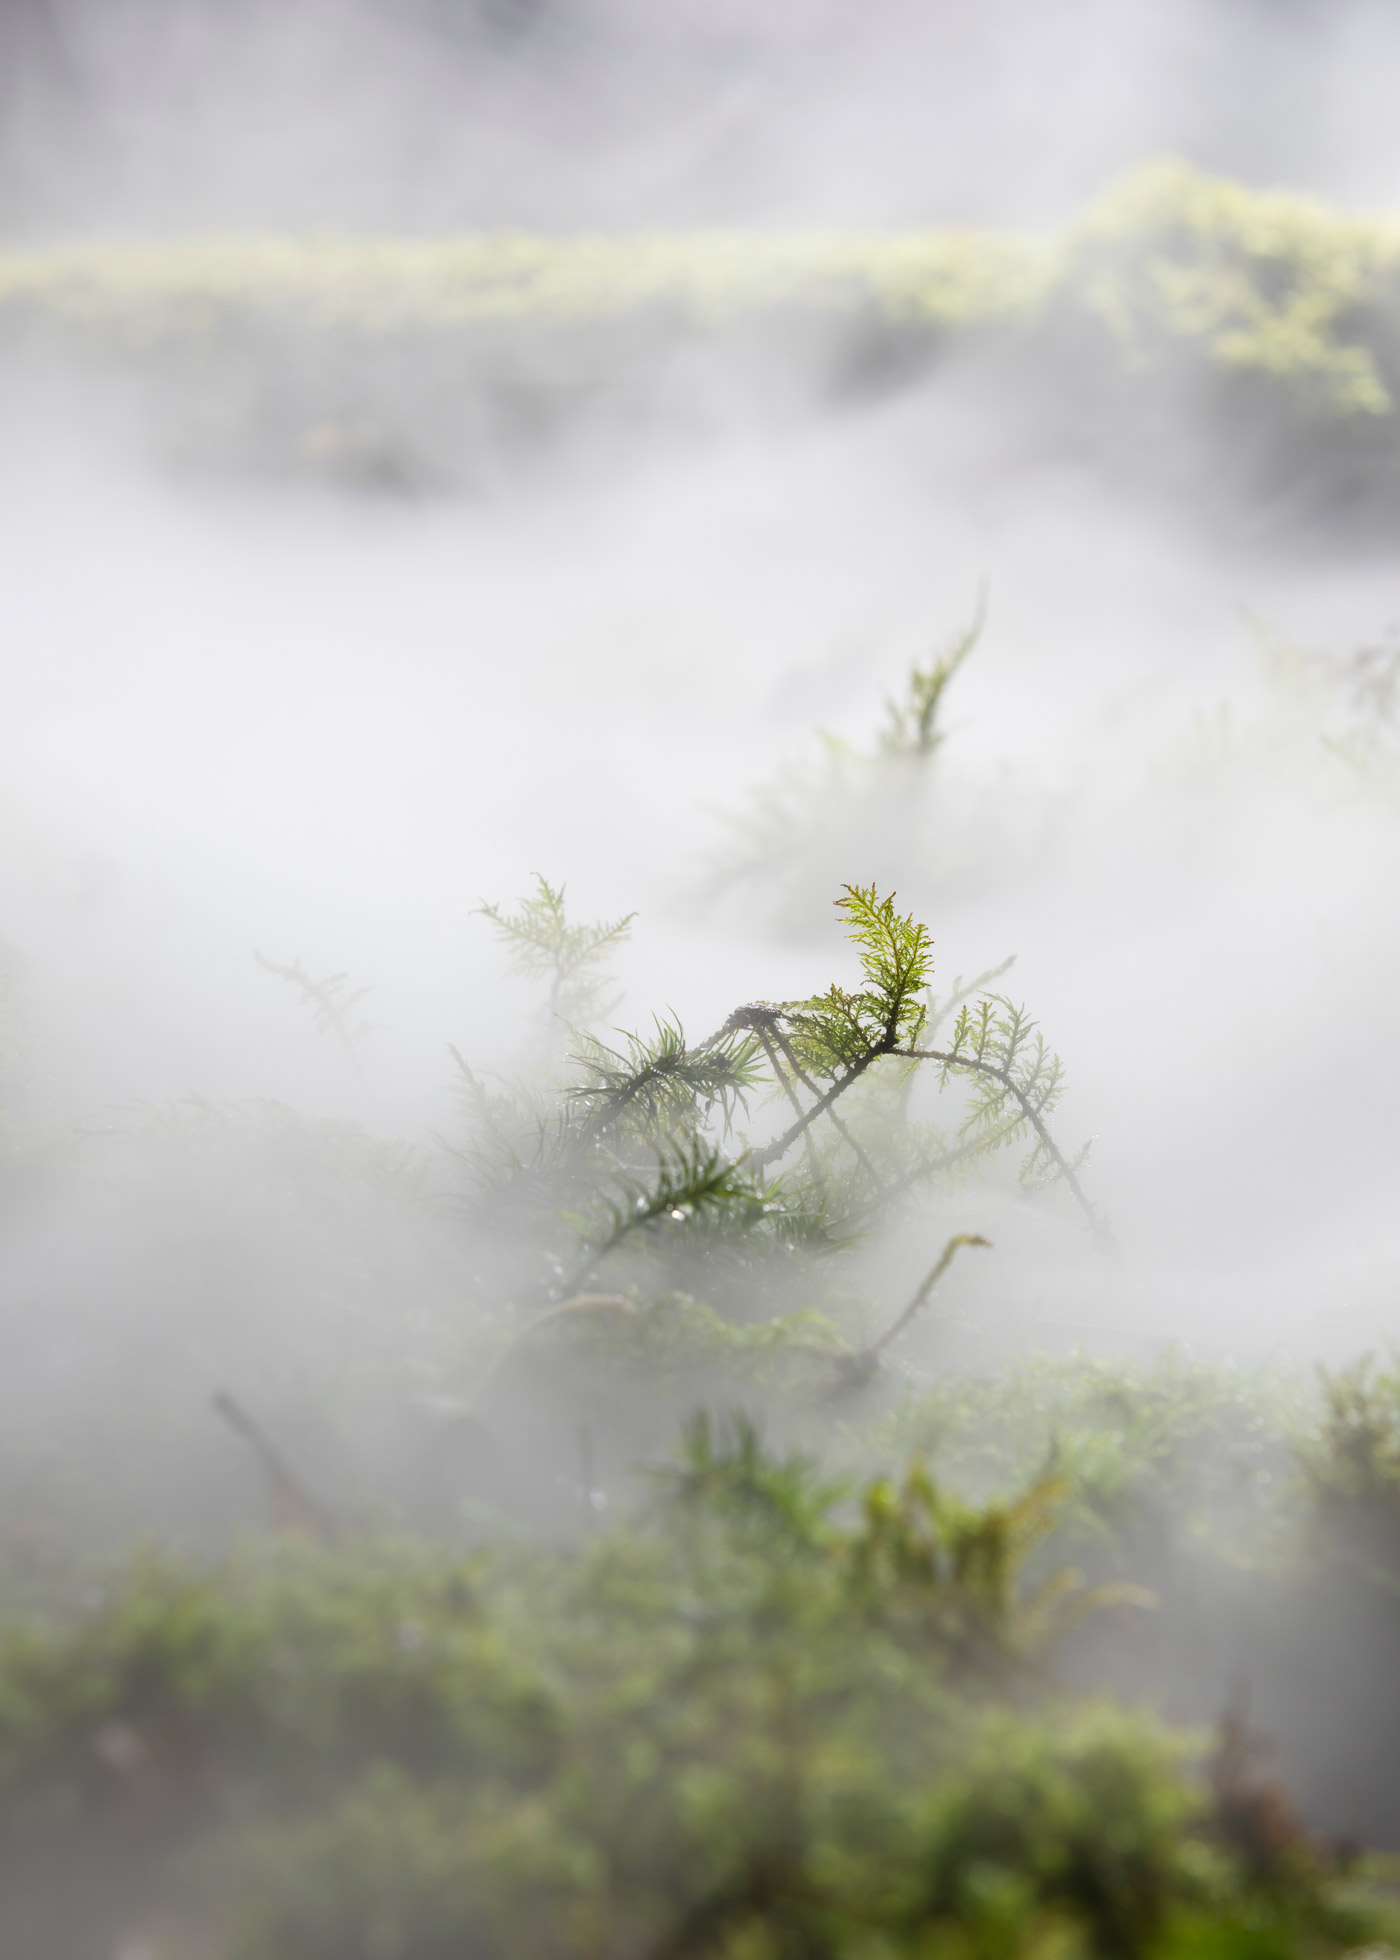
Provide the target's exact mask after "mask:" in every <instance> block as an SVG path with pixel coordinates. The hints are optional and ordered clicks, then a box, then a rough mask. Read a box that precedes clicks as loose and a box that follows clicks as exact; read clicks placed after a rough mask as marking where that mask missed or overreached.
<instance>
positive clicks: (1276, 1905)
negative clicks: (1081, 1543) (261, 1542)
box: [0, 1418, 1385, 1960]
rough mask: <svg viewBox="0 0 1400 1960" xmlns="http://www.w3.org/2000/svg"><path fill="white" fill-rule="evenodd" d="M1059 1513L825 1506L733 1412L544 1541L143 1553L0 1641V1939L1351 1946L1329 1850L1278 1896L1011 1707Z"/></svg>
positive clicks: (1197, 1803) (44, 1948) (658, 1945)
mask: <svg viewBox="0 0 1400 1960" xmlns="http://www.w3.org/2000/svg"><path fill="white" fill-rule="evenodd" d="M1058 1501H1059V1492H1058V1490H1057V1489H1056V1487H1054V1486H1053V1485H1051V1484H1047V1483H1043V1482H1042V1483H1041V1484H1039V1485H1037V1486H1036V1487H1033V1488H1032V1489H1030V1490H1028V1491H1026V1492H1025V1493H1024V1494H1023V1495H1021V1496H1019V1497H1014V1498H1011V1499H1008V1500H1005V1501H1002V1502H998V1503H995V1504H992V1505H989V1506H974V1505H970V1504H968V1503H965V1502H959V1501H957V1500H955V1499H953V1498H952V1497H951V1496H950V1495H949V1494H948V1493H947V1492H946V1491H945V1490H943V1489H942V1488H941V1487H940V1486H939V1485H938V1484H936V1483H935V1482H934V1481H933V1479H932V1478H931V1476H930V1475H929V1473H928V1472H927V1470H925V1469H924V1468H923V1467H922V1466H920V1465H918V1464H915V1465H913V1466H911V1467H910V1468H908V1469H907V1470H906V1471H905V1472H904V1473H902V1474H901V1475H898V1476H891V1477H882V1478H877V1479H876V1480H874V1481H873V1482H869V1481H867V1483H866V1484H865V1487H864V1489H863V1490H862V1491H861V1492H860V1493H859V1494H858V1497H857V1501H856V1502H855V1503H854V1505H852V1504H851V1503H850V1501H849V1484H848V1483H847V1481H845V1480H832V1479H830V1478H827V1477H824V1476H823V1475H822V1473H821V1472H820V1471H819V1469H818V1468H817V1466H816V1464H815V1463H814V1462H813V1461H812V1460H810V1459H808V1458H805V1457H803V1456H801V1455H800V1454H793V1455H788V1456H780V1455H774V1454H770V1453H769V1452H768V1451H767V1450H765V1449H764V1448H763V1446H762V1445H761V1443H760V1442H759V1439H758V1435H757V1431H756V1430H755V1428H754V1426H753V1425H752V1423H750V1422H747V1421H745V1420H743V1419H740V1418H735V1419H731V1420H729V1421H727V1422H715V1421H713V1420H711V1421H706V1422H700V1421H697V1422H696V1423H694V1424H693V1425H692V1426H691V1429H690V1431H689V1433H688V1436H687V1439H686V1443H685V1447H684V1451H683V1454H682V1457H681V1459H680V1461H679V1462H678V1463H677V1464H676V1465H675V1466H674V1467H673V1468H671V1469H669V1470H668V1471H666V1472H664V1473H663V1474H662V1475H661V1476H660V1478H659V1480H658V1487H657V1490H656V1495H655V1500H654V1503H653V1505H652V1507H651V1508H650V1510H649V1512H648V1513H647V1515H646V1516H644V1517H643V1518H642V1519H641V1520H640V1521H639V1522H638V1523H636V1524H635V1525H632V1526H630V1527H624V1528H620V1529H617V1530H614V1531H613V1532H611V1533H609V1534H608V1535H606V1536H604V1537H601V1538H596V1539H594V1540H593V1541H591V1542H590V1543H588V1544H587V1545H586V1546H584V1547H583V1548H581V1549H580V1550H577V1551H573V1552H542V1551H530V1550H526V1549H524V1548H521V1547H514V1548H512V1547H509V1546H504V1545H498V1546H496V1547H494V1548H492V1549H482V1550H480V1551H477V1552H475V1553H473V1554H470V1555H465V1556H464V1555H463V1554H461V1553H454V1552H451V1551H449V1550H447V1549H444V1548H430V1547H427V1546H422V1545H416V1544H412V1543H406V1542H396V1541H380V1542H377V1543H366V1544H360V1545H357V1546H354V1547H347V1548H343V1549H340V1550H334V1551H330V1550H318V1549H316V1548H301V1549H297V1550H293V1549H290V1548H289V1549H287V1550H285V1551H281V1552H278V1553H277V1554H276V1555H254V1554H252V1553H244V1554H242V1555H240V1556H239V1557H237V1558H235V1559H234V1560H232V1561H230V1562H228V1563H226V1564H225V1565H224V1566H223V1567H221V1568H218V1569H216V1570H214V1571H211V1572H194V1571H191V1570H189V1569H187V1568H182V1567H180V1566H177V1565H174V1564H172V1563H170V1562H169V1561H166V1560H161V1559H157V1558H154V1557H151V1556H146V1557H143V1558H140V1559H138V1560H136V1561H135V1562H134V1563H133V1564H131V1565H130V1566H129V1567H128V1569H127V1570H126V1571H125V1572H124V1573H119V1574H117V1575H115V1576H114V1577H113V1578H112V1579H111V1580H110V1581H109V1583H108V1585H107V1587H106V1588H105V1591H104V1594H103V1596H102V1598H101V1599H100V1600H98V1601H95V1602H90V1603H89V1604H88V1606H87V1607H86V1608H85V1609H84V1611H83V1612H82V1613H81V1614H79V1615H78V1616H77V1617H75V1618H74V1619H72V1620H71V1621H69V1622H67V1623H65V1624H62V1625H54V1626H50V1627H48V1628H46V1629H42V1630H41V1629H39V1628H38V1627H33V1626H14V1625H12V1626H11V1627H10V1628H9V1629H8V1630H6V1631H5V1632H4V1634H3V1635H2V1636H0V1880H3V1884H0V1901H3V1902H2V1903H0V1934H3V1936H4V1937H5V1939H6V1941H7V1943H8V1944H7V1948H6V1950H9V1947H10V1946H13V1945H14V1944H15V1937H16V1935H17V1933H18V1930H19V1929H20V1928H23V1929H24V1938H23V1951H24V1952H25V1955H26V1960H67V1956H68V1955H69V1954H71V1953H73V1952H77V1951H84V1952H86V1951H107V1950H109V1949H110V1948H111V1947H112V1945H113V1942H114V1941H115V1940H117V1939H118V1938H119V1937H128V1938H129V1937H131V1935H130V1933H129V1931H128V1932H127V1933H122V1932H121V1929H122V1928H123V1927H125V1928H128V1929H129V1928H131V1927H132V1926H143V1927H144V1926H148V1925H149V1926H154V1925H156V1924H157V1923H159V1924H161V1925H164V1926H167V1927H168V1926H173V1925H175V1924H179V1925H180V1926H182V1927H184V1928H185V1934H184V1937H185V1938H187V1940H188V1941H189V1942H190V1943H191V1948H192V1950H198V1951H200V1952H201V1953H203V1954H206V1955H209V1956H211V1960H343V1956H345V1955H347V1954H361V1955H365V1956H376V1955H385V1954H394V1955H397V1956H398V1957H399V1960H446V1956H448V1955H456V1954H460V1953H465V1952H470V1953H471V1954H473V1955H480V1956H483V1960H492V1957H493V1956H496V1955H500V1956H502V1960H504V1956H507V1955H509V1956H512V1960H516V1956H521V1955H525V1956H533V1955H541V1956H547V1955H555V1954H564V1953H571V1954H572V1953H592V1954H597V1955H599V1956H600V1960H601V1956H603V1955H606V1954H611V1953H615V1952H617V1951H618V1950H619V1948H620V1947H622V1946H632V1945H634V1944H635V1945H636V1946H638V1947H639V1948H640V1950H643V1951H647V1952H658V1953H659V1952H667V1953H676V1954H692V1953H693V1954H696V1955H716V1956H719V1955H725V1956H734V1960H744V1956H748V1955H752V1954H755V1953H761V1954H774V1955H793V1956H796V1955H799V1954H802V1955H807V1954H814V1953H815V1954H821V1955H830V1956H831V1957H832V1960H836V1956H837V1955H842V1954H846V1953H850V1952H853V1951H859V1952H867V1951H868V1952H871V1953H879V1954H882V1955H883V1954H889V1955H894V1956H909V1960H922V1956H927V1955H928V1954H931V1953H934V1952H938V1953H944V1952H953V1953H967V1954H968V1955H970V1956H973V1955H982V1954H1003V1953H1004V1954H1023V1953H1024V1954H1033V1953H1040V1952H1048V1951H1054V1952H1057V1953H1058V1952H1062V1951H1068V1952H1074V1953H1079V1954H1084V1955H1086V1956H1090V1955H1104V1956H1113V1955H1119V1954H1129V1953H1152V1954H1157V1953H1163V1952H1165V1953H1169V1954H1170V1953H1173V1952H1175V1951H1177V1950H1181V1951H1182V1952H1186V1951H1189V1950H1191V1940H1192V1939H1193V1938H1194V1937H1196V1936H1197V1934H1198V1933H1199V1931H1200V1929H1202V1928H1205V1927H1227V1926H1230V1925H1232V1924H1234V1923H1235V1921H1236V1920H1238V1921H1240V1922H1241V1923H1243V1922H1244V1921H1245V1920H1246V1919H1248V1918H1250V1917H1251V1916H1252V1918H1253V1920H1254V1922H1255V1923H1256V1924H1259V1923H1263V1924H1267V1925H1268V1927H1269V1928H1270V1937H1271V1939H1272V1940H1273V1941H1274V1944H1273V1945H1272V1946H1271V1947H1270V1949H1269V1950H1270V1951H1271V1952H1277V1953H1278V1954H1279V1955H1280V1956H1284V1960H1292V1956H1294V1955H1297V1956H1299V1960H1302V1957H1303V1956H1304V1955H1306V1956H1308V1960H1317V1956H1324V1960H1325V1956H1328V1955H1331V1954H1333V1953H1340V1952H1341V1951H1343V1950H1344V1949H1345V1948H1346V1947H1348V1946H1355V1945H1357V1944H1359V1943H1361V1942H1362V1941H1363V1940H1365V1939H1366V1938H1368V1937H1370V1938H1374V1937H1376V1936H1377V1932H1378V1930H1379V1929H1381V1928H1383V1926H1384V1924H1385V1922H1384V1919H1383V1917H1382V1916H1381V1915H1380V1913H1379V1912H1378V1909H1377V1907H1376V1905H1375V1904H1374V1903H1372V1902H1371V1901H1369V1900H1368V1899H1367V1898H1366V1897H1365V1896H1364V1895H1356V1896H1354V1897H1352V1898H1351V1900H1350V1903H1347V1902H1344V1901H1343V1900H1342V1898H1341V1896H1340V1894H1335V1896H1334V1888H1333V1886H1332V1881H1331V1880H1330V1879H1329V1878H1328V1876H1327V1874H1326V1871H1325V1869H1324V1868H1323V1867H1322V1866H1320V1865H1319V1866H1318V1867H1317V1868H1316V1869H1311V1868H1310V1869H1308V1870H1307V1871H1304V1870H1303V1869H1302V1868H1300V1869H1299V1871H1298V1872H1295V1873H1294V1875H1293V1877H1292V1878H1291V1879H1290V1883H1289V1886H1288V1887H1287V1888H1283V1887H1274V1886H1273V1881H1272V1880H1269V1879H1267V1878H1266V1877H1261V1875H1260V1874H1259V1873H1258V1872H1256V1871H1254V1870H1253V1869H1252V1868H1251V1867H1250V1866H1249V1864H1248V1861H1247V1860H1246V1859H1245V1858H1244V1857H1243V1856H1242V1855H1241V1854H1239V1853H1237V1852H1236V1851H1235V1850H1233V1849H1232V1848H1231V1845H1230V1843H1229V1841H1228V1840H1227V1839H1224V1838H1222V1837H1221V1836H1220V1835H1219V1833H1218V1832H1217V1831H1215V1830H1214V1828H1213V1825H1212V1821H1211V1815H1210V1809H1209V1800H1208V1798H1207V1795H1206V1793H1205V1792H1204V1790H1203V1789H1202V1787H1201V1786H1200V1784H1199V1783H1196V1782H1193V1781H1192V1780H1191V1779H1190V1778H1189V1776H1188V1775H1187V1774H1186V1768H1187V1756H1188V1750H1187V1749H1186V1747H1185V1746H1184V1745H1183V1743H1182V1742H1181V1740H1180V1739H1178V1738H1175V1737H1172V1736H1171V1735H1170V1734H1168V1733H1167V1732H1166V1731H1164V1730H1163V1729H1162V1728H1161V1727H1160V1726H1159V1725H1158V1724H1157V1723H1155V1722H1154V1721H1152V1720H1151V1719H1150V1718H1148V1717H1146V1716H1142V1715H1136V1714H1128V1713H1125V1712H1123V1711H1120V1710H1116V1709H1113V1708H1111V1707H1109V1706H1107V1705H1104V1704H1101V1703H1094V1702H1089V1703H1083V1702H1081V1703H1078V1704H1076V1703H1073V1702H1069V1701H1066V1700H1065V1699H1064V1698H1063V1697H1061V1696H1058V1695H1056V1694H1054V1693H1053V1692H1050V1691H1048V1690H1045V1689H1041V1690H1040V1691H1039V1692H1038V1693H1036V1692H1034V1691H1033V1689H1032V1681H1033V1677H1032V1676H1028V1675H1027V1674H1026V1672H1025V1662H1026V1660H1027V1658H1028V1657H1029V1656H1031V1655H1038V1654H1040V1653H1042V1652H1043V1651H1044V1649H1045V1648H1046V1646H1047V1644H1048V1643H1049V1642H1050V1641H1051V1640H1052V1639H1053V1637H1054V1635H1055V1633H1056V1631H1057V1629H1058V1627H1059V1626H1060V1624H1061V1623H1062V1621H1063V1603H1064V1601H1065V1600H1066V1598H1067V1597H1068V1594H1069V1590H1070V1584H1071V1581H1070V1579H1069V1577H1068V1576H1067V1575H1059V1576H1057V1577H1055V1578H1052V1579H1051V1580H1050V1581H1048V1582H1046V1581H1041V1582H1040V1583H1038V1584H1031V1583H1029V1582H1028V1581H1027V1579H1026V1576H1025V1563H1026V1560H1027V1557H1028V1556H1029V1554H1030V1551H1031V1548H1032V1546H1033V1545H1034V1544H1035V1543H1036V1542H1037V1540H1040V1539H1042V1538H1043V1536H1044V1533H1045V1531H1046V1529H1047V1527H1048V1525H1049V1523H1050V1522H1051V1519H1052V1517H1053V1513H1054V1509H1055V1506H1056V1504H1057V1503H1058ZM1088 1603H1089V1604H1090V1605H1092V1604H1093V1603H1094V1602H1092V1601H1090V1602H1088ZM1013 1688H1014V1689H1015V1691H1016V1692H1015V1695H1014V1697H1013V1698H1011V1699H1008V1695H1009V1693H1010V1691H1011V1690H1012V1689H1013ZM36 1846H42V1855H38V1853H36V1849H35V1847H36ZM59 1870H63V1871H65V1872H67V1873H68V1874H69V1875H70V1882H68V1883H55V1882H53V1880H54V1876H55V1874H56V1873H57V1872H58V1871H59ZM77 1871H82V1872H84V1873H85V1874H86V1876H87V1882H86V1883H85V1884H74V1883H72V1882H71V1876H72V1874H73V1873H75V1872H77ZM149 1937H150V1938H151V1940H152V1941H154V1938H155V1935H154V1933H152V1934H151V1935H150V1936H149ZM162 1937H164V1935H163V1936H162ZM171 1937H173V1935H171ZM1047 1942H1048V1943H1049V1944H1047ZM15 1950H20V1949H19V1947H16V1948H15Z"/></svg>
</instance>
